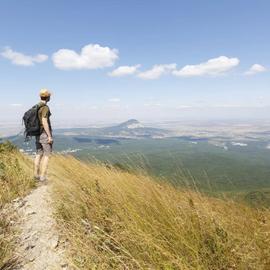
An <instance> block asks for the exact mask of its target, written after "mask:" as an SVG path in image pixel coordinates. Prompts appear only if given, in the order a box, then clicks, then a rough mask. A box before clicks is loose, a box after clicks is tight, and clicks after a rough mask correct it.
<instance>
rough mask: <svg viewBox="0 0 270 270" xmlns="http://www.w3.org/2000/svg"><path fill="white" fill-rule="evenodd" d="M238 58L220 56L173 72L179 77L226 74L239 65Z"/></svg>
mask: <svg viewBox="0 0 270 270" xmlns="http://www.w3.org/2000/svg"><path fill="white" fill-rule="evenodd" d="M239 63H240V61H239V59H238V58H228V57H227V56H220V57H217V58H213V59H209V60H208V61H207V62H204V63H200V64H198V65H187V66H184V67H183V68H181V69H180V70H174V71H173V72H172V73H173V74H174V75H175V76H179V77H194V76H206V75H210V76H217V75H221V74H224V73H225V72H226V71H229V70H230V69H232V68H234V67H236V66H237V65H239Z"/></svg>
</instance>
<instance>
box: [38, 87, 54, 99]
mask: <svg viewBox="0 0 270 270" xmlns="http://www.w3.org/2000/svg"><path fill="white" fill-rule="evenodd" d="M51 94H52V93H51V92H50V91H49V90H48V89H45V88H43V89H41V90H40V92H39V96H40V97H50V96H51Z"/></svg>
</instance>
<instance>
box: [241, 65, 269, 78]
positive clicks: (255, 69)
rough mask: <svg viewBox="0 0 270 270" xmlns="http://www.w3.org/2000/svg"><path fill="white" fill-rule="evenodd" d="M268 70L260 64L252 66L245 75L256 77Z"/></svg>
mask: <svg viewBox="0 0 270 270" xmlns="http://www.w3.org/2000/svg"><path fill="white" fill-rule="evenodd" d="M265 71H266V68H265V67H264V66H262V65H259V64H254V65H252V66H251V67H250V68H249V70H248V71H246V72H245V75H254V74H257V73H261V72H265Z"/></svg>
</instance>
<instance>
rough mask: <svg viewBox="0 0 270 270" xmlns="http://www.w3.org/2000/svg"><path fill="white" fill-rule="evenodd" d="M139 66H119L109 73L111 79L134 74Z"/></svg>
mask: <svg viewBox="0 0 270 270" xmlns="http://www.w3.org/2000/svg"><path fill="white" fill-rule="evenodd" d="M140 66H141V65H135V66H121V67H118V68H117V69H115V70H113V71H112V72H110V73H109V76H111V77H121V76H127V75H132V74H135V73H136V72H137V70H138V68H139V67H140Z"/></svg>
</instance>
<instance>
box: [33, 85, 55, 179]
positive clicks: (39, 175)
mask: <svg viewBox="0 0 270 270" xmlns="http://www.w3.org/2000/svg"><path fill="white" fill-rule="evenodd" d="M39 95H40V102H39V104H38V119H39V125H40V135H37V136H36V150H37V153H36V158H35V172H34V178H35V179H36V180H39V181H45V180H46V179H47V168H48V163H49V158H50V154H51V153H52V144H53V137H52V128H51V122H50V116H51V112H50V109H49V107H48V105H47V103H48V102H49V101H50V98H51V93H50V92H49V91H48V90H47V89H41V91H40V93H39Z"/></svg>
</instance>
